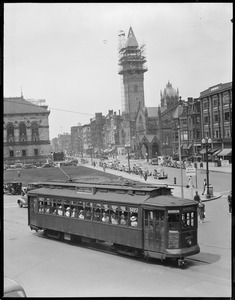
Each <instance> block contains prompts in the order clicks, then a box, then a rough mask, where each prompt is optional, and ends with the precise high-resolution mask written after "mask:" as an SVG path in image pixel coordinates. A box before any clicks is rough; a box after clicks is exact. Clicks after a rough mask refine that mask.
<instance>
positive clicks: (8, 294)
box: [3, 277, 27, 298]
mask: <svg viewBox="0 0 235 300" xmlns="http://www.w3.org/2000/svg"><path fill="white" fill-rule="evenodd" d="M20 297H22V298H26V297H27V295H26V293H25V290H24V288H23V287H22V286H21V285H20V284H19V283H18V282H16V281H15V280H13V279H11V278H8V277H4V295H3V298H20Z"/></svg>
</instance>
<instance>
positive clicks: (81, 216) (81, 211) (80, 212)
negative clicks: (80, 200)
mask: <svg viewBox="0 0 235 300" xmlns="http://www.w3.org/2000/svg"><path fill="white" fill-rule="evenodd" d="M78 218H79V219H82V220H83V219H84V212H83V210H80V211H79V215H78Z"/></svg>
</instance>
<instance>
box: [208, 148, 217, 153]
mask: <svg viewBox="0 0 235 300" xmlns="http://www.w3.org/2000/svg"><path fill="white" fill-rule="evenodd" d="M217 150H218V148H216V149H210V150H208V153H209V154H213V153H215V152H216V151H217Z"/></svg>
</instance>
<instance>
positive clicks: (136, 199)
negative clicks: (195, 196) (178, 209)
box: [28, 187, 197, 207]
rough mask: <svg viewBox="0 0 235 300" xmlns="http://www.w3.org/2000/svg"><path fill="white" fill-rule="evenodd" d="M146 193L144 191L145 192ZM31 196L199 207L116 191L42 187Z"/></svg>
mask: <svg viewBox="0 0 235 300" xmlns="http://www.w3.org/2000/svg"><path fill="white" fill-rule="evenodd" d="M143 191H144V190H143ZM28 195H29V196H39V197H40V196H41V197H54V198H61V197H63V198H72V199H73V200H78V201H82V200H88V201H90V202H92V201H100V202H109V203H120V204H121V203H122V204H123V203H126V204H132V205H134V204H138V205H140V204H143V205H153V206H162V207H166V206H170V207H174V206H188V205H197V203H196V202H195V201H193V200H190V199H182V198H180V197H175V196H173V195H155V196H151V195H150V194H149V193H143V194H142V195H140V194H138V193H137V194H131V193H128V192H126V193H118V192H115V191H113V192H112V191H109V192H102V191H101V190H97V192H95V193H92V192H81V191H79V192H77V190H70V189H61V188H48V187H42V188H39V189H34V190H31V191H29V192H28Z"/></svg>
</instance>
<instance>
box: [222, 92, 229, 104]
mask: <svg viewBox="0 0 235 300" xmlns="http://www.w3.org/2000/svg"><path fill="white" fill-rule="evenodd" d="M223 104H229V94H228V92H226V93H224V94H223Z"/></svg>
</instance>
